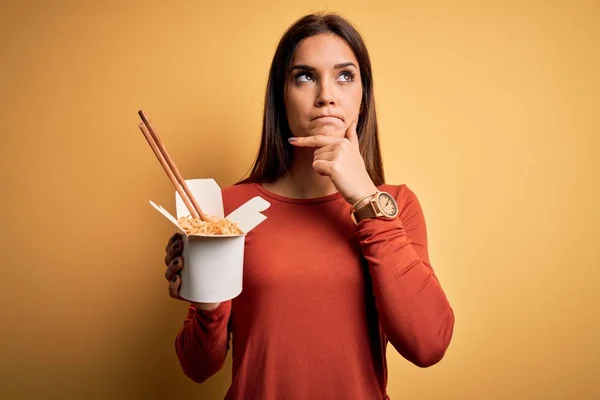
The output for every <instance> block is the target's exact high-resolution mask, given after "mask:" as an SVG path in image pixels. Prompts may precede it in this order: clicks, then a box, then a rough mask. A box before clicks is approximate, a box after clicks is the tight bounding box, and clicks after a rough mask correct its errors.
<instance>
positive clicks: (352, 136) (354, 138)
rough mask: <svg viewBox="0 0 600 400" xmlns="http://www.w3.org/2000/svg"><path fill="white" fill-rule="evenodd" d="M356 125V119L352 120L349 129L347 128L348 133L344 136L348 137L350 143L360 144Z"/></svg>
mask: <svg viewBox="0 0 600 400" xmlns="http://www.w3.org/2000/svg"><path fill="white" fill-rule="evenodd" d="M356 125H357V123H356V121H352V123H351V124H350V126H349V127H348V129H346V135H345V136H344V137H345V138H346V139H348V140H349V141H350V143H352V144H355V145H358V134H357V133H356Z"/></svg>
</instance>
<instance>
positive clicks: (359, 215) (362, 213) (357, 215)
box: [354, 201, 377, 224]
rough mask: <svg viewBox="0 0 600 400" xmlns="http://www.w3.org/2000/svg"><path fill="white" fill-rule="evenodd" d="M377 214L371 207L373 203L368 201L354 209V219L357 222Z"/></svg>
mask: <svg viewBox="0 0 600 400" xmlns="http://www.w3.org/2000/svg"><path fill="white" fill-rule="evenodd" d="M376 216H377V214H376V213H375V209H374V208H373V204H372V203H371V201H369V202H368V203H367V204H366V205H364V206H362V207H361V208H359V209H358V210H356V211H354V219H355V220H356V223H357V224H358V223H359V222H360V221H363V220H365V219H370V218H375V217H376Z"/></svg>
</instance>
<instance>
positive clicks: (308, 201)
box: [253, 182, 342, 204]
mask: <svg viewBox="0 0 600 400" xmlns="http://www.w3.org/2000/svg"><path fill="white" fill-rule="evenodd" d="M253 184H254V187H255V188H256V189H257V190H258V191H259V192H261V193H262V194H264V195H265V196H267V197H270V198H271V199H274V200H278V201H281V202H284V203H290V204H321V203H327V202H329V201H334V200H339V199H341V198H342V195H341V194H340V192H336V193H332V194H328V195H327V196H322V197H314V198H310V199H296V198H293V197H285V196H282V195H279V194H277V193H273V192H271V191H270V190H267V189H265V188H264V187H263V185H262V183H260V182H253Z"/></svg>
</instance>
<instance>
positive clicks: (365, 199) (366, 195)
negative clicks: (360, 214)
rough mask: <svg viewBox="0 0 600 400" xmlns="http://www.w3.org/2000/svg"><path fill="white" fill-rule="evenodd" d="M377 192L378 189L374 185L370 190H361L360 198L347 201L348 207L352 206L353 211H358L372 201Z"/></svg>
mask: <svg viewBox="0 0 600 400" xmlns="http://www.w3.org/2000/svg"><path fill="white" fill-rule="evenodd" d="M377 192H378V189H377V187H376V186H375V185H373V186H372V187H371V188H368V189H366V190H363V191H362V192H361V193H362V195H361V196H357V197H356V198H354V199H352V200H350V201H349V203H350V205H351V206H353V209H354V210H358V209H360V208H362V207H364V206H366V205H367V204H369V202H370V201H371V200H372V199H373V197H374V196H375V194H376V193H377Z"/></svg>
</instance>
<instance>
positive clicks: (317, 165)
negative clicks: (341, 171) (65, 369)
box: [312, 160, 335, 177]
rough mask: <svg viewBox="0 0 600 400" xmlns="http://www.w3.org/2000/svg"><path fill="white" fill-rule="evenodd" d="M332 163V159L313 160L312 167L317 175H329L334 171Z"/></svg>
mask: <svg viewBox="0 0 600 400" xmlns="http://www.w3.org/2000/svg"><path fill="white" fill-rule="evenodd" d="M334 165H335V164H334V163H333V162H332V161H326V160H317V161H313V164H312V167H313V169H314V170H315V172H317V173H318V174H319V175H321V176H329V177H331V176H332V175H333V174H334V172H335V171H334Z"/></svg>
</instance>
